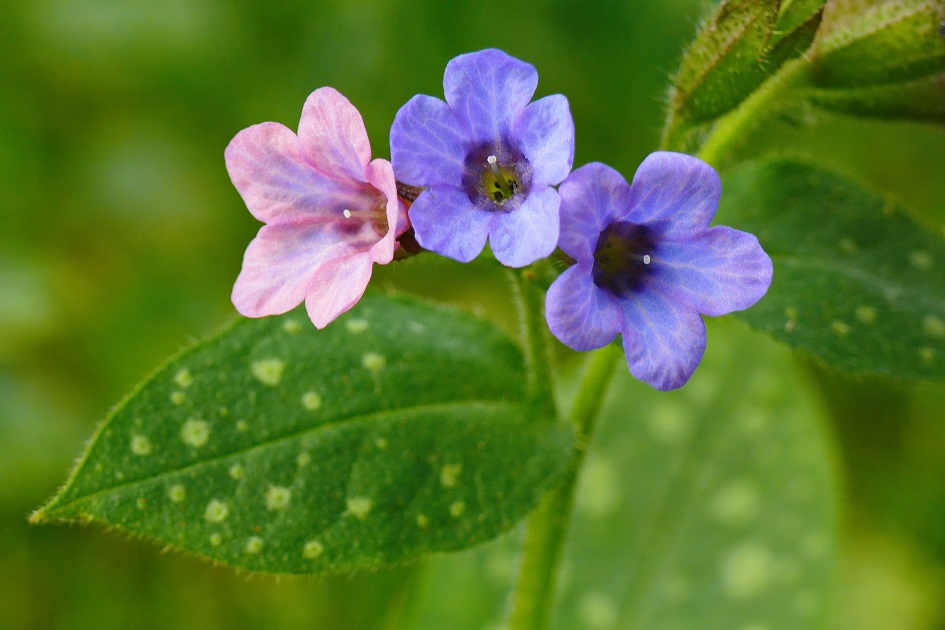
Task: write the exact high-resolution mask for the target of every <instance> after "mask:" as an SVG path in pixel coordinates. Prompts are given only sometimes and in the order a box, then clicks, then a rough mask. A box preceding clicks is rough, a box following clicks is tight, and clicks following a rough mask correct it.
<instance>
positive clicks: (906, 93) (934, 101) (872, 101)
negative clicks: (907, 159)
mask: <svg viewBox="0 0 945 630" xmlns="http://www.w3.org/2000/svg"><path fill="white" fill-rule="evenodd" d="M808 94H809V95H810V98H811V101H812V102H813V103H814V104H815V105H817V106H818V107H822V108H823V109H828V110H831V111H835V112H838V113H841V114H850V115H853V116H863V117H869V118H882V119H889V120H912V121H916V122H929V123H937V124H945V75H939V76H935V77H928V78H924V79H918V80H916V81H906V82H904V83H892V84H886V85H870V86H866V87H861V88H845V89H814V90H810V91H809V92H808Z"/></svg>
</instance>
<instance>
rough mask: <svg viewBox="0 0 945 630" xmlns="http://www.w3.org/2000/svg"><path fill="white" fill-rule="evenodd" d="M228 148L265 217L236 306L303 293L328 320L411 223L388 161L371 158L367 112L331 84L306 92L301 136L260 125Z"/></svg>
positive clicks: (255, 307)
mask: <svg viewBox="0 0 945 630" xmlns="http://www.w3.org/2000/svg"><path fill="white" fill-rule="evenodd" d="M225 156H226V169H227V171H229V174H230V179H232V180H233V185H234V186H236V189H237V190H238V191H239V193H240V195H242V197H243V201H245V202H246V206H247V208H249V211H250V212H251V213H252V214H253V216H254V217H256V218H257V219H259V220H260V221H263V222H265V223H266V225H264V226H263V227H262V228H261V229H260V230H259V233H258V234H257V235H256V238H255V239H253V241H252V242H251V243H250V244H249V247H248V248H247V249H246V255H245V256H244V258H243V270H242V272H241V273H240V275H239V277H238V278H237V279H236V285H235V286H234V287H233V304H234V305H235V306H236V310H238V311H239V312H240V313H242V314H243V315H246V316H247V317H262V316H264V315H277V314H279V313H285V312H286V311H288V310H290V309H292V308H294V307H296V306H298V305H299V303H301V302H302V301H303V300H304V301H305V307H306V309H307V310H308V315H309V317H310V318H311V319H312V323H314V324H315V326H317V327H318V328H323V327H324V326H326V325H328V324H329V323H330V322H331V321H332V320H334V319H335V318H336V317H338V315H340V314H341V313H344V312H345V311H347V310H348V309H349V308H351V307H352V306H354V304H355V303H356V302H357V301H358V300H359V299H361V295H362V294H363V293H364V289H365V288H366V287H367V284H368V281H369V280H370V279H371V268H372V265H373V264H374V263H379V264H385V263H388V262H390V261H391V259H392V258H393V256H394V248H395V246H396V244H395V240H394V239H395V238H396V236H397V235H399V234H400V233H402V232H403V231H404V230H406V229H407V227H408V225H407V215H406V209H405V207H404V204H403V203H402V202H400V201H399V200H398V198H397V183H396V181H395V180H394V171H393V169H392V168H391V165H390V162H388V161H387V160H374V161H373V162H371V161H370V159H371V146H370V144H369V143H368V137H367V132H366V131H365V129H364V122H363V121H362V120H361V115H360V114H359V113H358V110H357V109H355V107H354V106H353V105H352V104H351V103H350V102H349V101H348V99H346V98H345V97H344V96H342V95H341V94H339V93H338V92H337V91H335V90H334V89H332V88H327V87H325V88H320V89H318V90H315V91H314V92H312V94H311V95H310V96H309V97H308V99H307V100H306V101H305V106H304V107H303V108H302V119H301V121H300V122H299V134H298V136H296V135H295V134H294V133H292V131H290V130H289V129H287V128H286V127H283V126H282V125H280V124H278V123H271V122H269V123H261V124H258V125H253V126H252V127H249V128H248V129H244V130H243V131H241V132H239V133H238V134H237V135H236V137H235V138H233V140H232V141H231V142H230V144H229V146H227V148H226V153H225Z"/></svg>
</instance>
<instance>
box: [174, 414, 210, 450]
mask: <svg viewBox="0 0 945 630" xmlns="http://www.w3.org/2000/svg"><path fill="white" fill-rule="evenodd" d="M180 439H182V440H183V441H184V444H187V445H188V446H193V447H194V448H200V447H201V446H203V445H204V444H206V443H207V440H209V439H210V425H209V424H208V423H207V422H206V421H205V420H198V419H196V418H188V419H187V422H185V423H184V426H182V427H181V429H180Z"/></svg>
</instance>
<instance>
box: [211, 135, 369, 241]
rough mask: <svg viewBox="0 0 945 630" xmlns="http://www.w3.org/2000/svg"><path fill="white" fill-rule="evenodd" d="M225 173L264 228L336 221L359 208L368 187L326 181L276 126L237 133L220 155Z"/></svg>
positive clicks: (296, 139) (330, 179) (292, 136)
mask: <svg viewBox="0 0 945 630" xmlns="http://www.w3.org/2000/svg"><path fill="white" fill-rule="evenodd" d="M224 156H225V158H226V170H227V172H229V174H230V179H231V180H233V185H234V186H236V190H237V191H239V193H240V195H241V196H242V197H243V201H244V202H245V203H246V207H247V208H249V211H250V212H251V213H252V215H253V216H254V217H256V218H257V219H259V220H260V221H264V222H266V223H287V222H294V221H301V220H309V221H312V220H326V221H327V220H332V221H333V220H337V218H338V216H340V215H341V212H342V211H343V210H344V209H345V208H357V207H360V206H361V205H362V204H363V203H364V200H365V195H366V193H367V192H368V191H370V187H369V186H368V185H367V184H360V183H358V182H347V181H340V180H337V179H333V178H331V177H327V176H325V175H324V174H323V173H320V172H319V171H317V170H315V169H313V168H312V167H311V165H310V164H308V162H306V161H305V159H304V158H302V156H301V155H300V153H299V141H298V138H296V136H295V134H294V133H292V132H291V131H290V130H289V129H287V128H286V127H283V126H282V125H280V124H278V123H271V122H270V123H262V124H259V125H253V126H252V127H249V128H247V129H244V130H242V131H240V132H239V133H238V134H236V137H235V138H233V140H232V141H230V144H229V145H228V146H227V147H226V151H225V153H224Z"/></svg>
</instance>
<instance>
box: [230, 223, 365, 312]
mask: <svg viewBox="0 0 945 630" xmlns="http://www.w3.org/2000/svg"><path fill="white" fill-rule="evenodd" d="M376 240H377V232H375V231H374V229H373V228H372V227H371V226H369V225H367V224H364V225H363V226H362V227H361V230H360V231H359V232H357V233H354V234H339V232H338V228H337V225H335V224H324V223H310V224H301V225H297V224H285V225H266V226H263V227H262V229H260V230H259V233H258V234H257V235H256V238H255V239H253V241H252V242H251V243H250V244H249V247H247V248H246V254H245V256H244V257H243V269H242V271H241V272H240V275H239V277H238V278H237V279H236V284H235V285H234V287H233V295H232V298H233V305H234V306H236V310H238V311H239V312H240V313H242V314H243V315H245V316H247V317H263V316H265V315H278V314H280V313H285V312H287V311H289V310H291V309H293V308H295V307H296V306H298V305H299V303H301V302H302V300H303V299H304V298H305V295H306V294H307V293H309V292H310V291H311V287H312V286H313V277H314V276H315V274H316V273H317V272H318V270H319V268H320V267H321V266H322V265H324V264H325V263H326V262H327V261H329V260H331V259H332V258H338V257H344V256H350V255H352V254H356V253H358V252H360V251H366V250H368V249H369V248H370V246H371V245H372V244H373V243H374V242H375V241H376ZM327 290H329V291H330V287H327Z"/></svg>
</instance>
